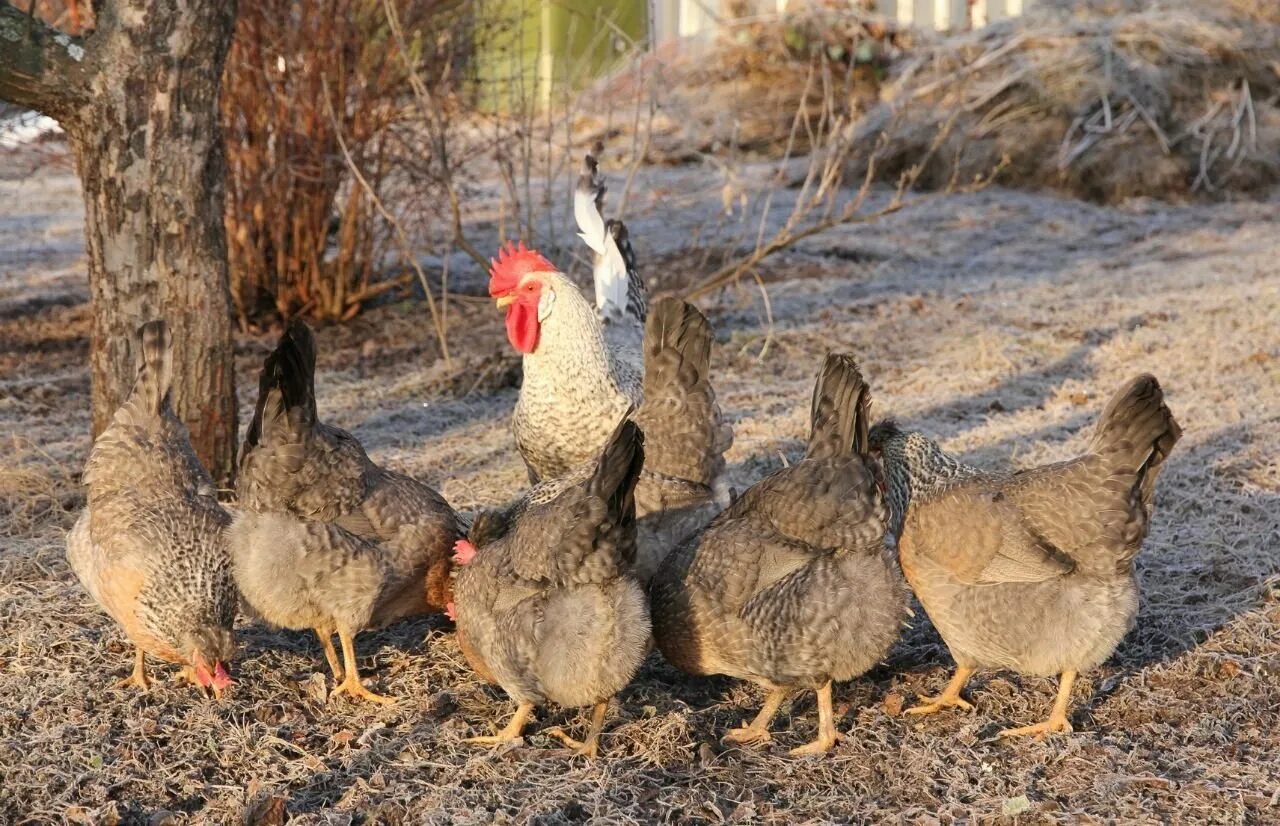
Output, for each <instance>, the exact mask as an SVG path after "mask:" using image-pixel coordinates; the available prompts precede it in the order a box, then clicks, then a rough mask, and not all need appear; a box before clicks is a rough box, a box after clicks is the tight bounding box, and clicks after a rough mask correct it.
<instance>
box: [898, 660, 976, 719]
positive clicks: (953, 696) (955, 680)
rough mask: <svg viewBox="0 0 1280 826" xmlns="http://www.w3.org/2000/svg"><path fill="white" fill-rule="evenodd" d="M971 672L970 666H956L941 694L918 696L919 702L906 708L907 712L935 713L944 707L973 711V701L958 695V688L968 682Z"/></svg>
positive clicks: (961, 687)
mask: <svg viewBox="0 0 1280 826" xmlns="http://www.w3.org/2000/svg"><path fill="white" fill-rule="evenodd" d="M972 674H973V669H972V668H956V673H955V674H953V675H952V677H951V682H949V683H947V687H946V688H944V689H943V690H942V693H941V694H939V695H937V696H936V697H924V696H922V697H920V703H919V704H918V705H914V706H912V707H911V708H909V709H907V714H936V713H938V712H939V711H942V710H943V709H944V708H958V709H962V710H964V711H973V703H970V702H969V701H967V700H965V699H964V698H963V697H961V696H960V690H961V689H963V688H964V685H965V683H967V682H969V677H970V676H971V675H972Z"/></svg>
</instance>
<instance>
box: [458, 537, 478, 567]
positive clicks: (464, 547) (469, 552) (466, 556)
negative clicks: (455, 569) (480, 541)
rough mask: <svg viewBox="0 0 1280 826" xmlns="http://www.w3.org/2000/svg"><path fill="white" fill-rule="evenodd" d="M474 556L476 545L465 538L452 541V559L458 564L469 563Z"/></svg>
mask: <svg viewBox="0 0 1280 826" xmlns="http://www.w3.org/2000/svg"><path fill="white" fill-rule="evenodd" d="M475 558H476V546H475V545H472V544H471V543H470V542H468V541H467V540H465V539H459V540H458V541H457V542H455V543H453V561H454V562H456V563H458V564H459V565H470V564H471V560H473V559H475Z"/></svg>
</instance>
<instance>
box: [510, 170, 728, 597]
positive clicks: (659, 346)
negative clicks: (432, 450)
mask: <svg viewBox="0 0 1280 826" xmlns="http://www.w3.org/2000/svg"><path fill="white" fill-rule="evenodd" d="M588 160H589V161H590V159H588ZM593 187H595V188H594V189H593ZM598 187H599V185H598V182H596V181H595V178H594V175H591V174H588V175H584V179H583V181H582V182H581V183H580V188H579V197H578V205H579V208H578V210H577V212H578V213H579V217H580V223H581V224H582V225H583V226H582V228H583V236H584V237H586V238H589V239H593V240H592V243H593V249H595V248H597V247H598V248H599V249H603V250H605V253H604V254H602V255H600V256H598V258H597V266H596V282H597V297H598V301H599V304H600V308H599V311H598V312H597V310H596V309H595V308H593V307H592V306H591V304H590V303H589V302H588V301H587V300H586V298H585V297H584V296H583V295H582V293H581V291H579V289H578V287H577V286H576V285H575V284H574V283H573V282H572V281H570V280H569V278H568V277H566V276H565V275H564V274H563V273H561V272H559V271H558V270H556V268H555V267H554V265H552V264H551V263H550V262H549V261H547V260H546V259H545V258H543V257H542V256H541V255H539V254H538V253H536V252H534V251H531V250H527V249H525V248H524V246H523V245H520V246H510V247H508V248H507V249H505V250H503V251H502V252H500V253H499V256H498V259H497V260H496V261H494V264H493V268H492V270H491V273H490V281H489V292H490V294H491V295H493V296H494V297H495V298H496V299H497V304H498V306H499V307H503V308H506V313H507V317H506V325H507V335H508V338H509V339H510V341H511V343H512V345H513V346H514V347H515V348H516V349H517V350H519V351H520V352H521V353H522V354H523V365H524V379H523V382H522V385H521V388H520V397H519V400H518V402H517V403H516V409H515V413H514V416H513V418H512V428H513V430H514V432H515V436H516V444H517V446H518V447H519V449H520V453H521V455H522V456H523V457H524V460H525V464H526V465H527V466H528V468H529V476H530V478H531V480H532V481H534V482H535V483H537V482H539V481H547V480H552V479H557V478H560V477H563V476H567V475H571V474H575V473H577V474H583V475H585V474H586V473H589V472H590V467H591V465H592V463H593V460H594V458H595V456H596V455H597V454H598V452H599V450H600V448H601V447H602V446H603V444H604V442H605V439H606V438H608V436H609V434H610V433H611V432H612V431H613V429H614V428H615V427H616V426H617V424H618V422H619V421H621V420H622V418H623V417H624V416H625V415H627V413H628V411H629V410H631V409H633V408H635V410H636V413H635V420H636V422H637V423H638V424H639V425H640V426H641V428H642V429H643V431H644V433H645V435H646V440H647V441H646V443H647V445H648V448H647V451H646V454H647V455H646V460H645V468H644V473H643V475H642V476H641V479H640V482H639V484H638V486H637V489H636V508H637V515H638V516H639V517H640V519H641V524H640V536H641V538H640V543H639V544H640V553H639V556H638V559H637V574H638V575H639V576H640V577H641V578H642V579H645V578H647V577H648V576H649V575H651V574H652V573H653V571H654V570H656V568H657V565H658V563H660V562H661V559H662V556H663V555H664V554H665V553H666V551H667V550H669V549H670V547H671V546H672V545H673V544H674V543H675V542H677V541H679V540H680V539H682V538H683V537H685V536H687V535H688V534H689V533H690V532H691V531H693V530H696V529H697V528H698V527H700V526H701V525H702V524H705V522H706V520H707V519H709V518H710V516H711V515H712V514H713V513H714V511H715V509H716V505H717V503H718V504H719V505H721V506H723V505H724V504H727V500H728V492H727V489H726V488H725V486H724V483H723V480H722V478H721V477H722V474H723V472H724V453H725V451H727V450H728V449H729V447H730V446H731V445H732V443H733V434H732V431H731V430H730V428H729V427H728V425H727V424H726V423H725V422H724V420H723V417H722V415H721V413H720V409H719V407H718V405H717V404H716V397H715V391H714V389H713V388H712V386H711V381H710V368H711V342H712V338H713V336H712V332H711V325H710V324H709V323H708V322H707V320H706V318H705V317H704V316H703V315H702V314H701V313H700V312H698V310H697V308H695V307H693V306H692V305H691V304H687V303H685V302H683V301H680V300H679V299H675V298H665V299H662V300H660V301H658V302H657V303H656V304H655V305H654V306H653V308H652V309H651V310H648V311H647V316H646V318H645V319H644V322H643V325H644V334H643V346H642V347H640V348H637V347H636V346H635V344H636V343H637V342H639V341H640V340H641V338H640V336H638V335H635V334H634V332H628V326H629V325H630V326H631V327H636V328H638V327H639V325H640V323H641V322H640V320H639V314H640V313H642V312H645V308H646V304H645V301H644V296H643V286H642V285H641V284H640V282H639V279H638V278H637V277H635V275H634V263H633V262H634V255H633V254H632V253H631V252H630V245H629V243H628V242H627V240H626V228H625V227H624V226H623V225H622V223H621V222H619V221H610V222H607V223H606V222H604V221H603V220H601V219H600V215H599V212H598V211H597V208H596V203H598V198H597V195H598V193H599V191H600V190H599V188H598ZM584 201H585V205H584ZM584 214H587V215H594V216H595V219H596V222H595V224H594V225H593V224H591V223H590V222H588V221H587V220H585V219H583V218H582V216H583V215H584ZM619 243H621V245H622V247H621V251H620V247H619ZM610 261H613V262H614V264H613V265H611V264H610V263H609V262H610ZM619 262H621V264H620V265H619ZM619 266H620V270H619ZM619 302H622V303H621V305H620V304H619ZM578 478H582V477H581V476H580V477H578Z"/></svg>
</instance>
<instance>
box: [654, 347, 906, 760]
mask: <svg viewBox="0 0 1280 826" xmlns="http://www.w3.org/2000/svg"><path fill="white" fill-rule="evenodd" d="M868 397H869V393H868V389H867V386H866V384H865V383H864V382H863V379H862V376H861V374H860V373H859V372H858V368H857V365H856V364H855V363H854V361H853V359H852V358H851V357H849V356H843V355H831V356H828V357H827V359H826V361H825V363H824V364H823V368H822V373H821V375H820V376H819V378H818V382H817V386H816V387H815V389H814V394H813V404H812V413H811V430H810V435H809V448H808V452H807V453H806V454H805V458H804V459H803V460H801V461H800V462H798V463H796V464H795V465H792V466H790V467H786V468H783V469H782V470H779V471H777V472H776V473H774V474H772V475H771V476H769V477H768V478H766V479H764V480H763V481H762V482H760V483H758V484H756V485H755V486H753V487H751V488H750V489H748V490H747V491H746V493H744V494H743V495H742V496H741V497H740V498H739V499H738V500H737V501H736V502H735V503H734V504H733V505H731V506H730V507H729V508H728V509H727V510H726V511H725V512H724V513H722V514H720V515H719V516H717V517H716V518H715V519H714V520H712V522H711V524H710V525H708V526H707V528H706V529H705V530H704V531H702V532H701V533H700V534H698V535H697V536H694V537H692V538H690V539H689V540H688V541H687V542H685V543H684V544H683V545H681V546H680V547H679V548H677V549H676V550H675V551H673V552H672V553H671V555H670V556H668V557H667V559H666V561H665V562H664V563H663V565H662V567H661V568H659V570H658V573H657V576H655V577H654V580H653V583H652V585H651V586H650V594H651V599H652V612H653V633H654V638H655V639H656V640H657V643H658V647H659V648H660V649H661V651H662V653H663V656H665V657H666V658H667V660H668V661H670V662H671V663H672V664H673V665H675V666H676V667H677V668H679V669H681V670H683V671H685V672H688V673H690V674H727V675H729V676H733V677H739V678H741V679H745V680H751V681H752V682H754V683H757V684H758V685H760V686H762V687H764V688H765V689H766V690H767V691H768V692H769V694H768V697H767V698H766V699H765V703H764V707H763V708H762V709H761V711H760V713H759V715H758V716H757V717H756V718H755V720H754V721H753V722H752V723H751V724H750V725H748V726H744V727H742V728H738V729H734V730H733V731H731V732H729V733H728V734H727V735H725V739H727V740H730V741H736V742H740V743H760V742H765V741H768V740H769V739H770V734H769V723H770V721H771V720H772V719H773V717H774V715H775V714H776V713H777V711H778V708H779V706H780V705H781V704H782V701H783V700H784V699H785V697H786V695H787V694H788V693H789V692H792V691H797V690H801V689H812V690H815V691H817V693H818V715H819V724H818V736H817V738H816V739H815V740H814V741H813V742H812V743H809V744H808V745H805V746H801V747H800V748H797V749H795V750H794V751H793V752H792V753H793V754H821V753H824V752H826V751H827V750H829V749H830V748H831V747H832V746H833V745H835V743H836V740H837V738H838V736H839V735H838V734H837V732H836V726H835V715H834V711H833V709H832V701H831V689H832V681H836V680H848V679H852V678H853V677H856V676H858V675H859V674H862V673H863V672H865V671H867V670H868V669H870V668H871V667H872V666H873V665H875V664H876V663H877V662H878V661H879V660H880V659H881V658H883V657H884V655H885V653H886V652H887V651H888V650H889V647H890V646H891V645H892V644H893V642H894V640H896V639H897V637H898V634H899V630H900V628H901V625H902V621H903V619H904V618H905V611H906V605H905V593H904V589H903V588H902V584H901V582H900V581H899V578H898V575H897V573H896V571H895V570H894V567H893V565H892V563H891V560H890V559H889V558H888V556H887V554H886V551H885V547H884V532H885V524H886V521H887V511H886V508H885V505H884V502H883V500H882V499H881V495H880V490H879V488H878V485H877V481H876V480H877V477H876V471H875V467H874V465H873V463H872V461H871V460H870V459H869V458H868V457H867V455H866V454H867V424H868V422H867V405H868Z"/></svg>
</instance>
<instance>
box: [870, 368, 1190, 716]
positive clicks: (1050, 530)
mask: <svg viewBox="0 0 1280 826" xmlns="http://www.w3.org/2000/svg"><path fill="white" fill-rule="evenodd" d="M1180 435H1181V429H1180V428H1179V427H1178V423H1177V422H1176V421H1174V418H1173V415H1172V414H1171V413H1170V412H1169V408H1168V407H1167V406H1166V405H1165V403H1164V393H1163V391H1162V390H1161V388H1160V383H1159V382H1157V381H1156V379H1155V377H1154V376H1151V375H1141V376H1138V377H1136V378H1134V379H1132V380H1131V381H1129V382H1128V383H1126V384H1125V385H1124V386H1123V387H1122V388H1120V390H1119V391H1118V392H1117V393H1116V394H1115V396H1114V397H1113V398H1112V399H1111V402H1110V403H1109V404H1108V405H1107V407H1106V409H1105V410H1103V412H1102V418H1101V419H1100V420H1099V421H1098V425H1097V428H1096V429H1095V430H1094V434H1093V439H1092V441H1091V442H1090V444H1089V448H1088V450H1087V451H1086V452H1085V453H1084V454H1083V455H1082V456H1079V457H1077V458H1075V459H1072V460H1070V461H1066V462H1058V463H1055V464H1051V465H1045V466H1043V467H1037V468H1032V469H1029V470H1023V471H1017V472H1004V471H981V470H978V469H976V468H973V467H968V466H966V465H964V464H962V463H960V462H959V461H958V460H957V459H955V458H954V457H953V456H950V455H948V454H947V453H944V452H943V451H942V450H941V449H940V448H939V447H938V446H937V445H936V444H935V443H934V442H932V441H930V440H929V439H928V438H926V437H925V436H923V435H921V434H920V433H915V432H904V431H903V430H901V429H900V428H899V427H897V426H896V425H895V424H893V423H891V422H882V423H879V424H877V425H876V426H875V427H874V428H872V431H871V443H872V446H873V448H874V449H876V450H879V451H880V452H881V453H882V454H883V459H884V465H885V472H886V476H887V480H888V486H889V494H890V495H889V498H890V503H891V510H892V513H893V519H892V525H893V527H892V531H893V533H894V534H895V535H896V536H897V541H898V553H899V559H900V560H901V563H902V570H903V572H904V573H905V574H906V576H907V581H908V582H909V583H910V584H911V587H912V588H913V589H914V590H915V593H916V596H918V597H919V599H920V602H921V604H922V605H923V606H924V609H925V611H927V612H928V614H929V618H930V620H932V622H933V624H934V626H935V627H937V629H938V633H940V634H941V635H942V638H943V640H945V641H946V643H947V647H948V648H949V649H950V650H951V654H952V656H953V657H955V660H956V673H955V676H954V677H953V678H952V680H951V682H950V683H949V684H948V685H947V687H946V689H945V690H944V691H943V692H942V694H941V695H939V696H937V697H930V698H925V699H924V702H923V703H922V704H921V705H919V706H917V707H915V708H912V709H910V710H909V711H910V712H911V713H914V714H931V713H933V712H936V711H939V710H941V709H944V708H948V707H960V708H965V709H968V708H971V706H970V705H969V703H967V702H966V701H965V700H963V699H962V698H961V696H960V692H961V689H963V688H964V685H965V683H966V682H967V681H968V679H969V676H970V675H971V674H973V672H974V671H975V670H977V669H984V668H997V669H1009V670H1012V671H1017V672H1019V673H1022V674H1030V675H1033V676H1050V675H1061V680H1060V682H1059V686H1058V697H1057V701H1056V702H1055V703H1054V706H1053V711H1052V713H1051V714H1050V715H1049V718H1048V719H1047V720H1045V721H1043V722H1040V723H1037V724H1035V725H1030V726H1024V727H1021V728H1011V729H1006V730H1005V731H1003V732H1001V733H1002V734H1004V735H1027V734H1030V735H1036V736H1042V735H1045V734H1049V733H1053V732H1070V731H1071V723H1070V722H1069V721H1068V719H1067V709H1068V707H1069V703H1070V698H1071V687H1072V684H1073V682H1074V681H1075V678H1076V675H1077V674H1078V673H1080V672H1081V671H1086V670H1088V669H1091V668H1094V667H1096V666H1098V665H1100V664H1101V663H1102V662H1103V661H1104V660H1106V659H1107V658H1108V657H1109V656H1111V653H1112V652H1113V651H1114V650H1115V648H1116V646H1117V645H1119V643H1120V640H1121V639H1122V638H1123V637H1124V635H1125V633H1126V632H1127V631H1128V630H1129V628H1130V627H1131V626H1132V623H1133V619H1134V616H1135V614H1136V613H1137V610H1138V583H1137V580H1136V578H1135V576H1134V570H1133V560H1134V557H1135V556H1137V553H1138V549H1139V548H1140V547H1141V545H1142V541H1143V540H1144V539H1145V538H1146V535H1147V529H1148V526H1149V525H1150V521H1151V513H1152V501H1153V494H1154V492H1155V483H1156V476H1157V475H1158V474H1159V472H1160V469H1161V468H1162V467H1163V465H1164V461H1165V459H1166V458H1167V457H1168V456H1169V452H1170V451H1171V450H1172V449H1173V446H1174V445H1175V444H1176V443H1177V441H1178V438H1179V437H1180Z"/></svg>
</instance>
